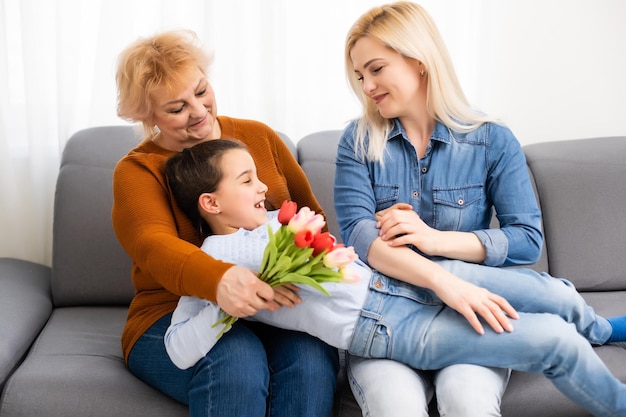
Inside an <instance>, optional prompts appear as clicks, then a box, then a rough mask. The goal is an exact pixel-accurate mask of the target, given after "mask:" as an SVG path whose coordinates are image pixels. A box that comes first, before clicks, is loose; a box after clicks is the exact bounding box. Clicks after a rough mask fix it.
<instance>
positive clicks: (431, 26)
mask: <svg viewBox="0 0 626 417" xmlns="http://www.w3.org/2000/svg"><path fill="white" fill-rule="evenodd" d="M366 36H367V37H370V38H372V39H376V40H378V41H379V42H381V43H382V44H384V45H385V46H387V47H389V48H391V49H393V50H394V51H396V52H398V53H400V54H401V55H403V56H405V57H407V58H410V59H415V60H417V61H420V62H421V63H422V64H423V65H424V68H425V70H426V73H427V74H428V76H427V97H426V110H427V112H428V114H429V115H430V116H431V117H433V118H434V119H436V120H438V121H440V122H441V123H443V124H444V125H446V126H448V127H449V128H450V129H452V130H454V131H459V132H468V131H471V130H474V129H476V128H477V127H479V126H480V125H482V124H483V123H485V122H488V121H495V120H494V119H493V118H491V117H488V116H485V115H484V114H481V113H480V112H478V111H477V110H475V109H473V108H472V107H471V106H470V105H469V103H468V101H467V99H466V97H465V94H464V93H463V90H462V89H461V85H460V83H459V81H458V79H457V76H456V73H455V71H454V67H453V65H452V60H451V59H450V56H449V54H448V50H447V48H446V45H445V43H444V42H443V38H442V37H441V35H440V34H439V30H438V29H437V27H436V26H435V23H434V21H433V20H432V18H431V17H430V15H429V14H428V13H427V12H426V10H424V9H423V8H422V7H421V6H419V5H417V4H415V3H411V2H405V1H400V2H396V3H390V4H386V5H383V6H379V7H374V8H372V9H370V10H369V11H368V12H366V13H365V14H363V15H362V16H361V17H360V18H359V19H358V20H357V21H356V22H355V23H354V25H352V27H351V28H350V30H349V31H348V35H347V36H346V47H345V65H346V75H347V77H348V82H349V84H350V87H351V88H352V90H353V91H354V93H355V94H356V96H357V97H358V99H359V101H360V102H361V105H362V106H363V114H362V115H361V117H360V118H359V119H358V121H357V128H356V149H357V152H359V153H361V154H364V155H365V154H366V155H367V158H368V159H370V160H373V161H382V159H383V153H384V149H385V145H386V142H387V136H388V135H389V132H390V130H391V129H392V127H393V123H392V121H391V120H389V119H385V118H384V117H382V116H381V115H380V114H379V113H378V111H377V109H376V105H375V104H374V102H373V101H372V100H370V99H369V98H368V97H367V96H366V95H365V93H364V92H363V90H362V88H361V83H360V81H359V80H358V79H357V77H356V76H355V73H354V66H353V65H352V59H351V58H350V52H351V51H352V48H353V47H354V45H355V44H356V42H357V41H358V40H359V39H361V38H363V37H366ZM366 136H368V137H369V145H368V148H367V149H365V145H364V140H365V137H366Z"/></svg>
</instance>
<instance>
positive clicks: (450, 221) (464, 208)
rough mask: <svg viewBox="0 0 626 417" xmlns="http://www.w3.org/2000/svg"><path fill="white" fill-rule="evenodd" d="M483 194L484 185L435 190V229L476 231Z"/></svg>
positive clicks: (438, 188)
mask: <svg viewBox="0 0 626 417" xmlns="http://www.w3.org/2000/svg"><path fill="white" fill-rule="evenodd" d="M483 194H484V186H483V184H469V185H465V186H457V187H448V188H446V187H437V188H434V190H433V203H434V209H433V210H434V218H433V221H434V228H435V229H438V230H454V231H463V232H470V231H472V230H474V229H476V227H477V223H478V221H479V217H480V216H479V213H480V212H481V211H482V209H483V205H481V204H480V202H481V200H482V199H483Z"/></svg>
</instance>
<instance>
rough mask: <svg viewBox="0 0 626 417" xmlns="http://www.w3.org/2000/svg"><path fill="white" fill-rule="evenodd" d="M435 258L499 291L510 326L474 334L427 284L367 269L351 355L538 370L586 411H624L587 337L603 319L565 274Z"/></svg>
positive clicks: (421, 365) (606, 327)
mask: <svg viewBox="0 0 626 417" xmlns="http://www.w3.org/2000/svg"><path fill="white" fill-rule="evenodd" d="M439 263H440V264H441V265H442V266H443V267H444V268H446V269H447V270H449V271H450V272H452V273H453V274H455V275H456V276H458V277H461V278H463V279H465V280H467V281H470V282H473V283H475V284H477V285H479V286H481V287H484V288H487V289H489V290H490V291H492V292H494V293H496V294H500V295H501V296H503V297H504V298H506V299H507V300H508V301H509V303H511V305H512V306H513V307H514V308H516V309H517V310H518V312H519V313H520V318H519V320H515V321H514V322H513V325H514V327H515V330H514V331H513V332H510V333H508V332H505V333H502V334H498V333H495V332H494V331H492V330H491V329H490V328H488V326H487V328H486V329H485V330H486V331H485V334H483V335H479V334H478V333H476V332H475V331H474V330H473V329H472V327H471V326H470V325H469V324H468V323H467V320H466V319H465V318H464V317H463V316H461V315H460V314H459V313H457V312H456V311H454V310H453V309H451V308H448V307H446V306H445V305H444V304H443V303H442V302H441V300H439V299H438V297H436V295H434V294H433V293H432V292H431V291H429V290H426V289H423V288H419V287H414V286H411V285H409V284H406V283H403V282H400V281H397V280H394V279H390V278H387V277H384V276H382V275H380V274H378V273H377V272H374V274H375V275H374V277H373V278H372V281H371V285H370V288H371V290H372V291H371V292H370V295H369V297H368V299H367V301H366V303H365V306H364V308H363V311H362V315H361V318H360V319H359V322H358V323H357V328H356V330H355V334H354V338H353V340H352V342H351V345H350V349H349V352H350V353H351V354H353V355H356V356H361V357H364V358H387V359H393V360H396V361H398V362H403V363H406V364H408V365H409V366H411V367H413V368H417V369H442V368H445V367H446V366H450V365H453V364H459V363H468V364H476V365H483V366H493V367H499V368H511V369H514V370H519V371H526V372H542V373H543V374H544V375H545V376H546V377H548V378H549V379H550V380H551V381H552V382H553V383H554V384H555V386H556V387H557V388H558V389H559V390H560V391H561V392H562V393H563V394H565V395H566V396H567V397H568V398H570V399H571V400H572V401H574V402H576V403H578V404H579V405H581V406H583V407H585V408H586V409H588V410H589V411H591V412H592V413H594V415H597V416H626V385H624V384H622V383H621V382H620V381H619V380H618V379H617V378H615V377H614V376H613V375H612V374H611V372H610V371H609V370H608V368H607V367H606V366H605V365H604V363H603V362H602V360H601V359H600V358H599V357H598V356H597V355H596V354H595V352H594V351H593V348H592V346H591V344H590V342H591V343H604V342H606V340H607V339H608V338H609V336H610V334H611V325H610V324H609V323H608V321H607V320H606V319H603V318H601V317H598V316H596V314H595V312H594V311H593V309H592V308H591V307H589V306H588V305H587V304H586V303H585V302H584V300H583V299H582V297H580V295H579V294H578V293H577V292H576V290H575V289H574V287H573V286H572V285H571V284H570V283H569V282H568V281H566V280H561V279H554V278H552V277H550V276H548V275H546V274H538V273H536V272H534V271H532V270H519V269H515V270H506V269H498V268H486V267H482V266H479V265H475V264H467V263H464V262H460V261H440V262H439ZM520 274H521V275H522V276H520ZM572 324H573V326H572Z"/></svg>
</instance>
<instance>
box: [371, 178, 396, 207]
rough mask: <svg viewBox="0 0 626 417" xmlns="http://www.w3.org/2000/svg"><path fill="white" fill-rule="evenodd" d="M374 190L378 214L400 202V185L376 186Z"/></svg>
mask: <svg viewBox="0 0 626 417" xmlns="http://www.w3.org/2000/svg"><path fill="white" fill-rule="evenodd" d="M373 188H374V198H375V199H376V211H377V212H378V211H380V210H384V209H386V208H389V207H391V206H393V205H394V203H396V201H398V197H399V195H400V186H399V185H398V184H374V187H373Z"/></svg>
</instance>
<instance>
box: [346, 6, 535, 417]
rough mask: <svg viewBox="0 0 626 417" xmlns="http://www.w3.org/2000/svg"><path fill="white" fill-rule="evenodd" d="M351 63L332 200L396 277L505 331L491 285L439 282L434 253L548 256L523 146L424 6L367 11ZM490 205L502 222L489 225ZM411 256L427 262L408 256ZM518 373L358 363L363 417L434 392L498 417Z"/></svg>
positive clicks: (400, 416) (475, 259)
mask: <svg viewBox="0 0 626 417" xmlns="http://www.w3.org/2000/svg"><path fill="white" fill-rule="evenodd" d="M345 62H346V71H347V76H348V79H349V82H350V85H351V87H352V90H353V91H354V93H355V94H356V95H357V97H358V98H359V100H360V101H361V104H362V106H363V108H362V116H361V117H360V118H359V119H358V120H355V121H354V122H352V123H351V124H349V126H347V128H346V129H345V130H344V132H343V135H342V137H341V140H340V143H339V147H338V156H337V174H336V180H335V181H336V182H335V205H336V211H337V217H338V221H339V226H340V233H341V235H342V237H343V240H344V242H345V243H346V244H348V245H352V246H354V247H355V249H356V251H357V253H358V254H359V255H360V257H361V259H364V260H367V262H368V263H369V265H370V266H371V267H373V268H375V269H378V270H380V271H381V272H382V273H384V274H386V275H388V276H393V277H398V278H400V279H402V277H405V276H414V277H417V278H418V279H421V280H422V282H424V284H423V286H424V287H427V288H430V289H431V290H432V291H434V292H435V293H436V294H437V295H438V296H439V297H440V298H441V299H442V300H443V301H444V302H445V303H446V304H448V305H449V306H450V307H452V308H454V309H455V310H457V312H459V313H460V314H462V315H463V316H464V317H465V318H466V319H467V320H468V322H469V324H468V325H472V326H473V327H474V329H475V330H476V331H477V332H483V331H484V329H483V326H482V324H481V323H480V322H479V320H478V317H479V316H482V317H483V318H485V319H486V322H487V323H488V325H489V326H491V327H493V329H494V330H495V331H497V332H501V331H502V326H500V325H499V324H497V323H495V324H493V323H494V321H493V319H492V318H490V317H491V314H492V313H491V312H492V311H495V310H496V309H495V306H494V305H493V303H492V302H491V301H490V300H489V299H488V298H486V296H485V294H484V293H481V292H480V291H478V290H476V291H473V292H460V290H459V286H458V285H456V284H455V283H454V282H449V281H450V280H444V281H441V280H439V281H437V280H435V279H434V276H433V275H432V273H431V272H429V271H431V269H429V268H428V262H429V259H434V258H439V257H444V258H450V259H458V260H463V261H468V262H472V263H479V264H483V265H487V266H508V265H523V264H531V263H533V262H535V261H536V260H537V259H538V257H539V256H540V252H541V247H542V244H543V235H542V232H541V213H540V211H539V208H538V206H537V202H536V199H535V196H534V192H533V188H532V185H531V182H530V179H529V176H528V173H527V168H526V162H525V158H524V155H523V152H522V150H521V147H520V144H519V142H518V141H517V139H516V138H515V136H514V135H513V133H512V132H511V131H510V130H509V129H508V128H507V127H506V126H504V125H503V124H501V123H498V122H497V121H496V120H495V119H494V118H492V117H490V116H488V115H485V114H483V113H480V112H478V111H476V110H475V109H473V108H472V107H471V106H470V105H469V104H468V101H467V100H466V98H465V96H464V93H463V91H462V89H461V86H460V84H459V82H458V80H457V77H456V75H455V71H454V68H453V66H452V62H451V60H450V57H449V55H448V52H447V50H446V46H445V44H444V42H443V40H442V38H441V36H440V34H439V32H438V30H437V28H436V26H435V24H434V22H433V20H432V19H431V17H430V16H429V15H428V13H427V12H426V11H425V10H424V9H423V8H422V7H420V6H419V5H417V4H414V3H410V2H397V3H391V4H388V5H384V6H381V7H375V8H373V9H371V10H369V11H368V12H366V13H365V14H363V15H362V16H361V17H360V18H359V19H358V20H357V21H356V22H355V23H354V25H353V26H352V27H351V29H350V30H349V32H348V35H347V39H346V45H345ZM363 190H365V191H363ZM493 210H495V212H496V213H497V217H498V220H499V221H500V228H499V229H492V228H490V220H491V217H492V212H493ZM377 212H381V213H380V216H379V217H378V218H377V220H375V213H377ZM411 249H413V251H411ZM406 251H411V254H412V255H411V256H412V257H414V258H419V259H417V260H415V261H414V262H412V263H406V264H405V263H403V262H402V261H401V259H402V256H403V254H404V252H406ZM420 262H422V263H424V262H425V263H426V265H427V267H423V268H421V267H418V265H419V264H420ZM483 323H484V322H483ZM508 378H509V371H508V370H507V369H498V368H486V367H480V366H474V365H455V366H450V367H447V368H444V369H441V370H439V371H436V372H433V373H427V372H422V371H419V370H414V369H410V368H409V367H407V366H405V365H402V364H398V363H394V362H391V361H386V360H366V359H360V358H356V357H350V358H349V380H350V383H351V387H352V390H353V392H354V394H355V397H356V399H357V401H358V402H359V404H360V405H361V407H362V409H363V415H364V416H376V417H386V416H389V417H417V416H427V415H428V402H429V400H430V398H431V397H432V394H433V391H435V392H436V396H437V402H438V407H439V412H440V414H441V415H442V416H448V417H450V416H459V417H460V416H463V417H471V416H476V417H485V416H499V415H500V400H501V396H502V394H503V392H504V390H505V388H506V385H507V382H508Z"/></svg>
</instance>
